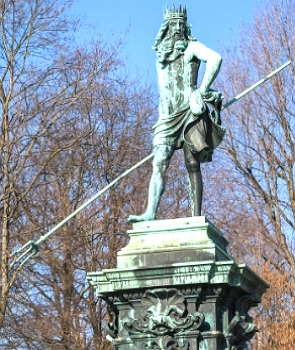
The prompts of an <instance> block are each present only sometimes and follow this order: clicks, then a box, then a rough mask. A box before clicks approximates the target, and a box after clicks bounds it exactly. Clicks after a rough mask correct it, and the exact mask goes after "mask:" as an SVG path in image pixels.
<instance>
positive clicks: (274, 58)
mask: <svg viewBox="0 0 295 350" xmlns="http://www.w3.org/2000/svg"><path fill="white" fill-rule="evenodd" d="M294 11H295V6H294V2H293V1H290V0H274V1H269V2H265V3H264V4H263V5H261V8H260V9H259V10H257V12H256V14H255V20H254V24H253V25H251V26H250V25H248V26H244V28H243V30H242V33H241V37H240V38H239V39H238V40H236V44H234V41H233V42H232V44H231V46H230V48H228V49H226V50H225V51H224V53H223V57H224V66H223V71H222V76H223V82H222V83H221V84H220V85H221V86H220V89H221V90H222V91H223V93H224V95H225V96H229V97H233V96H235V95H236V94H237V93H240V92H241V91H243V90H244V89H245V88H247V87H249V86H250V85H252V84H253V83H254V82H255V81H257V80H258V79H259V78H261V77H263V76H265V75H266V74H267V73H269V72H270V71H271V70H273V69H275V68H277V67H279V66H280V65H281V64H282V63H284V62H286V61H287V60H289V59H291V60H292V59H293V57H292V55H293V53H292V52H293V47H294V38H295V36H294V34H295V26H294V18H293V13H294ZM294 80H295V70H294V66H293V65H292V66H291V67H289V68H287V69H285V70H284V71H283V72H281V73H280V74H278V75H277V76H275V77H274V78H273V79H271V80H270V81H269V82H267V83H266V84H264V85H262V86H261V87H260V88H258V89H257V90H256V91H255V92H253V93H251V94H249V95H247V96H246V97H245V98H244V99H243V100H241V101H239V102H237V103H236V104H235V105H233V106H232V107H230V108H229V109H228V110H226V111H225V113H224V117H225V120H226V126H227V138H226V141H225V143H224V144H223V148H224V149H223V150H221V152H222V153H221V154H223V156H221V157H219V160H218V161H217V162H216V163H215V169H216V171H215V172H212V175H211V181H212V182H213V183H214V184H215V186H214V192H215V193H214V195H213V194H212V196H211V198H215V199H216V196H217V198H218V201H217V203H216V202H215V203H213V201H212V199H211V200H210V199H208V201H209V204H208V209H209V213H210V216H211V217H212V218H213V219H214V221H215V222H217V223H218V225H219V226H220V227H222V228H223V230H225V231H227V232H228V235H229V238H230V241H231V242H233V244H232V251H233V254H234V255H235V256H236V258H237V259H238V260H239V261H243V262H247V263H248V264H249V265H251V266H252V267H253V268H254V269H255V270H256V271H258V272H259V273H260V274H261V275H262V276H263V277H264V278H265V279H266V280H267V281H268V282H269V283H270V284H271V288H270V291H269V293H268V294H267V296H266V297H265V300H264V303H263V308H262V309H261V310H259V318H260V321H259V323H260V328H261V333H260V337H259V336H258V339H259V340H258V343H257V344H256V345H255V344H254V345H253V348H257V349H280V350H281V349H282V350H283V349H290V348H291V347H292V345H291V344H293V346H294V316H295V314H294V301H295V300H294V287H295V285H294V276H295V251H294V244H293V242H294V232H295V197H294V193H295V185H294V181H295V174H294V170H295V169H294V160H295V159H294V155H295V134H294V130H295V128H294V126H295V122H294V121H295V119H294V116H295V114H294V113H295V112H294V111H295V108H294V107H295V106H294V88H293V87H294ZM209 193H210V190H209ZM210 201H211V204H212V205H210ZM216 204H217V205H216ZM212 209H213V210H212ZM257 322H258V321H257Z"/></svg>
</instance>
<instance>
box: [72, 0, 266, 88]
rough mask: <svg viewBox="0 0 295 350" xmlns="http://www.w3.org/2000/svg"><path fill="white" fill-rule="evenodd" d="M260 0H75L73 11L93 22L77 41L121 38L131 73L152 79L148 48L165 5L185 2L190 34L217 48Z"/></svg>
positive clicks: (227, 42) (152, 58) (152, 63)
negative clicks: (98, 36)
mask: <svg viewBox="0 0 295 350" xmlns="http://www.w3.org/2000/svg"><path fill="white" fill-rule="evenodd" d="M262 2H263V0H207V1H201V0H183V1H170V0H167V1H165V0H164V1H162V0H79V1H78V2H77V3H76V4H75V5H74V8H73V14H75V15H80V16H82V18H83V21H84V22H85V23H88V24H90V23H91V24H94V29H91V30H90V29H85V31H84V32H82V33H80V34H79V37H78V38H77V40H78V41H80V40H84V39H85V38H91V37H92V38H95V36H96V35H98V33H99V34H100V35H101V34H103V36H104V38H105V40H106V41H109V40H111V41H113V40H114V38H120V37H121V38H123V39H124V42H125V47H124V50H123V51H122V58H125V59H126V62H127V67H128V69H129V70H131V73H132V74H135V75H138V76H140V77H141V79H143V80H144V81H145V82H151V83H156V71H155V59H156V55H155V51H154V50H152V49H151V47H152V45H153V44H154V39H155V36H156V34H157V32H158V30H159V28H160V25H161V24H162V23H163V12H164V9H165V7H166V5H168V6H169V7H171V6H172V5H173V4H175V5H177V6H178V5H179V4H182V5H186V7H187V12H188V23H190V24H191V25H192V34H193V35H194V36H195V37H196V38H197V39H198V40H199V41H201V42H202V43H204V44H205V45H207V46H208V47H210V48H212V49H214V50H216V51H217V52H218V51H219V48H220V47H221V44H223V45H224V46H227V45H230V40H231V39H230V38H231V35H232V34H234V35H236V34H238V33H239V31H240V25H241V23H242V22H245V23H251V22H252V20H253V16H254V13H255V12H256V10H257V9H258V8H259V5H260V4H261V3H262Z"/></svg>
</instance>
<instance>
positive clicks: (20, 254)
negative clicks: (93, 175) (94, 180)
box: [10, 61, 291, 269]
mask: <svg viewBox="0 0 295 350" xmlns="http://www.w3.org/2000/svg"><path fill="white" fill-rule="evenodd" d="M290 64H291V61H288V62H286V63H285V64H283V65H282V66H280V67H279V68H277V69H275V70H274V71H272V72H271V73H270V74H268V75H267V76H265V77H264V78H263V79H261V80H259V81H258V82H257V83H255V84H253V85H252V86H250V87H249V88H248V89H246V90H245V91H243V92H242V93H240V94H239V95H237V96H236V97H234V98H233V99H231V100H230V101H228V102H227V103H226V104H225V105H224V106H223V107H222V109H221V110H224V109H225V108H227V107H229V106H230V105H232V104H233V103H234V102H236V101H238V100H239V99H241V98H242V97H244V96H245V95H247V94H248V93H249V92H250V91H252V90H254V89H256V88H257V87H258V86H259V85H261V84H263V83H265V82H266V81H267V80H269V79H270V78H272V77H273V76H274V75H276V74H277V73H278V72H280V71H281V70H283V69H284V68H286V67H287V66H289V65H290ZM152 157H153V153H151V154H150V155H148V156H147V157H145V158H144V159H142V160H141V161H140V162H138V163H137V164H135V165H134V166H133V167H131V168H129V169H128V170H126V171H125V172H124V173H123V174H121V175H120V176H118V177H117V178H116V179H115V180H113V181H112V182H111V183H109V184H108V185H107V186H106V187H104V188H103V189H102V190H100V191H99V192H98V193H97V194H96V195H94V196H93V197H92V198H90V199H89V200H88V201H87V202H85V203H84V204H82V205H81V206H80V207H79V208H77V209H76V210H75V211H74V212H73V213H72V214H70V215H69V216H67V217H66V218H65V219H64V220H62V221H61V222H60V223H59V224H57V225H56V226H54V227H53V228H52V229H51V230H50V231H49V232H47V233H46V234H45V235H43V236H41V237H40V238H39V239H38V240H36V241H33V240H30V241H28V242H27V243H26V244H25V245H23V246H22V247H21V248H20V249H18V250H16V251H15V252H14V253H13V254H12V255H11V257H15V259H14V260H13V262H12V263H11V264H10V267H11V268H12V267H13V266H14V265H17V269H20V268H21V267H22V266H23V265H24V264H25V263H26V262H27V261H28V260H29V259H30V258H31V257H33V256H34V255H35V254H37V253H38V252H39V245H40V244H41V243H43V242H45V241H46V240H47V238H48V237H50V236H51V235H52V234H53V233H54V232H55V231H57V230H58V229H59V228H61V227H62V226H63V225H65V224H66V223H67V222H68V221H69V220H71V219H72V218H73V217H75V216H76V215H77V214H78V213H80V211H82V210H83V209H84V208H86V207H87V206H88V205H89V204H91V203H92V202H94V201H95V200H96V199H97V198H98V197H100V196H101V195H102V194H103V193H105V192H106V191H107V190H108V189H110V188H111V187H113V186H114V185H115V184H116V183H117V182H118V181H120V180H121V179H123V178H124V177H126V176H127V175H128V174H130V173H131V172H132V171H134V170H135V169H136V168H138V167H140V166H141V165H142V164H144V163H146V162H147V161H148V160H149V159H151V158H152Z"/></svg>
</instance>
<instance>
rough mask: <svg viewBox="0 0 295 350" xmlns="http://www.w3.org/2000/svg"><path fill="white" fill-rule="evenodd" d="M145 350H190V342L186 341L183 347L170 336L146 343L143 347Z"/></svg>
mask: <svg viewBox="0 0 295 350" xmlns="http://www.w3.org/2000/svg"><path fill="white" fill-rule="evenodd" d="M143 349H145V350H162V349H165V350H188V349H189V342H187V341H185V342H184V343H183V345H180V344H179V342H178V341H177V340H176V339H174V338H172V337H171V336H169V335H165V336H160V337H157V338H156V339H153V340H152V341H150V342H148V343H146V344H145V345H144V347H143Z"/></svg>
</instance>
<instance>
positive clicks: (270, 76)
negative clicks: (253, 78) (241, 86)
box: [222, 61, 292, 110]
mask: <svg viewBox="0 0 295 350" xmlns="http://www.w3.org/2000/svg"><path fill="white" fill-rule="evenodd" d="M291 63H292V61H288V62H286V63H285V64H283V65H281V66H280V67H279V68H277V69H275V70H274V71H272V72H271V73H269V74H268V75H267V76H265V77H264V78H263V79H261V80H259V81H258V82H257V83H255V84H253V85H252V86H250V87H249V88H248V89H246V90H245V91H243V92H242V93H240V94H239V95H237V96H236V97H234V98H233V99H231V100H230V101H228V102H227V103H225V104H224V105H223V106H222V110H223V109H225V108H227V107H229V106H230V105H232V104H233V103H234V102H236V101H238V100H239V99H240V98H242V97H244V96H245V95H247V94H248V93H249V92H250V91H252V90H254V89H256V88H257V87H258V86H259V85H261V84H263V83H265V82H266V81H267V80H269V79H270V78H272V77H273V76H274V75H276V74H277V73H278V72H280V71H281V70H283V69H284V68H286V67H287V66H289V65H290V64H291Z"/></svg>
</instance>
